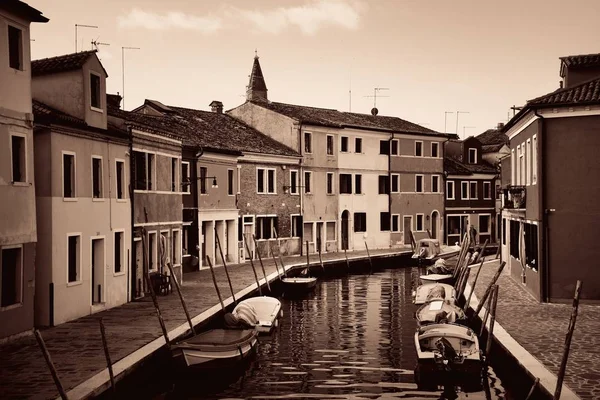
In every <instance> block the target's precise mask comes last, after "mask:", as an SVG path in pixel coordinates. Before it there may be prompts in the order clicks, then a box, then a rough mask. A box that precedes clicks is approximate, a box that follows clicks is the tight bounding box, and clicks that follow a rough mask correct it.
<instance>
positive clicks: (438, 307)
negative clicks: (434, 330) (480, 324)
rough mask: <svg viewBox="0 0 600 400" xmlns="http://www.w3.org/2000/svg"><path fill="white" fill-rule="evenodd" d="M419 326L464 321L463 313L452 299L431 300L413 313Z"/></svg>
mask: <svg viewBox="0 0 600 400" xmlns="http://www.w3.org/2000/svg"><path fill="white" fill-rule="evenodd" d="M415 318H416V319H417V323H418V324H419V325H421V326H422V325H426V324H439V323H442V322H444V323H457V322H462V321H465V320H466V318H467V316H466V315H465V312H464V311H463V310H462V308H460V307H459V306H457V305H456V301H455V300H454V299H449V300H431V301H428V302H426V303H425V304H423V305H422V306H421V307H420V308H419V309H418V310H417V312H416V313H415Z"/></svg>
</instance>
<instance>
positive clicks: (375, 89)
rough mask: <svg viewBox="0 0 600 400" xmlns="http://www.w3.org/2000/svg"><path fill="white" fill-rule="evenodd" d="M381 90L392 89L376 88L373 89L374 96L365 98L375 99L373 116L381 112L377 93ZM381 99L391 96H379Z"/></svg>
mask: <svg viewBox="0 0 600 400" xmlns="http://www.w3.org/2000/svg"><path fill="white" fill-rule="evenodd" d="M380 90H390V89H389V88H380V87H376V88H373V96H364V97H372V98H373V109H371V114H373V115H377V114H378V113H379V110H378V109H377V92H379V91H380ZM379 97H390V96H382V95H379Z"/></svg>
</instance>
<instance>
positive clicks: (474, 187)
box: [469, 181, 477, 200]
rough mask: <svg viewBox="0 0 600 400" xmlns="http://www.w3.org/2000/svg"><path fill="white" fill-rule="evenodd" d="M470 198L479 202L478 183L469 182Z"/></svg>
mask: <svg viewBox="0 0 600 400" xmlns="http://www.w3.org/2000/svg"><path fill="white" fill-rule="evenodd" d="M469 198H470V199H475V200H477V182H473V181H471V182H469Z"/></svg>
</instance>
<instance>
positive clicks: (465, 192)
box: [460, 181, 470, 200]
mask: <svg viewBox="0 0 600 400" xmlns="http://www.w3.org/2000/svg"><path fill="white" fill-rule="evenodd" d="M465 185H466V186H465ZM465 187H466V188H467V189H466V190H464V189H465ZM469 194H470V187H469V181H460V199H461V200H469ZM465 196H466V197H465Z"/></svg>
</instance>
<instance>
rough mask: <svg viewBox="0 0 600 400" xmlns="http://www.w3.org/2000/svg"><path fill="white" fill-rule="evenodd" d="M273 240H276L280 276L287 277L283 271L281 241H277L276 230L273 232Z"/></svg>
mask: <svg viewBox="0 0 600 400" xmlns="http://www.w3.org/2000/svg"><path fill="white" fill-rule="evenodd" d="M275 240H277V257H278V258H279V262H280V263H281V270H282V278H285V277H287V272H286V271H285V264H284V263H283V258H281V242H280V241H279V237H278V236H277V232H275Z"/></svg>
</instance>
